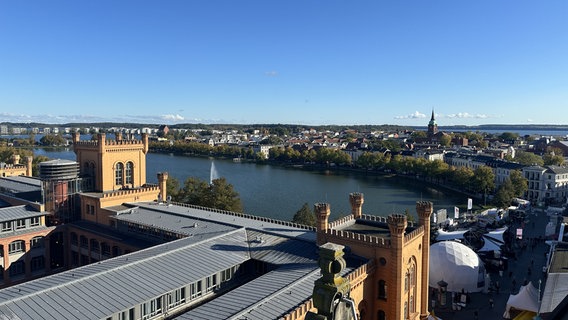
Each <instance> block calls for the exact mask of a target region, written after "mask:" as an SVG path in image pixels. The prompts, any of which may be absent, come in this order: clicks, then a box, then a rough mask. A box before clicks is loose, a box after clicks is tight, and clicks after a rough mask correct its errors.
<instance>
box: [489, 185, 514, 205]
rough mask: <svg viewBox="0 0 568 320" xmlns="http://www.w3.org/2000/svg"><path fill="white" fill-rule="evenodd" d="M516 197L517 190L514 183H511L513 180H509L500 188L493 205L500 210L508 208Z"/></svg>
mask: <svg viewBox="0 0 568 320" xmlns="http://www.w3.org/2000/svg"><path fill="white" fill-rule="evenodd" d="M514 197H515V188H514V187H513V183H511V179H508V178H507V179H505V181H504V182H503V183H502V184H501V185H500V186H499V188H497V192H495V197H494V198H493V203H494V204H495V205H496V206H497V207H499V208H507V207H509V206H510V205H511V202H512V201H513V198H514Z"/></svg>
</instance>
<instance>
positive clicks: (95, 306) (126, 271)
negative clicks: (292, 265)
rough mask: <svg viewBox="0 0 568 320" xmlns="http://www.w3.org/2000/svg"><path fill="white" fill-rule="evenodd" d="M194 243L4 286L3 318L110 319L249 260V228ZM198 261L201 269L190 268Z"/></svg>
mask: <svg viewBox="0 0 568 320" xmlns="http://www.w3.org/2000/svg"><path fill="white" fill-rule="evenodd" d="M192 241H193V240H192V239H191V238H184V239H180V240H176V241H172V242H169V243H165V244H162V245H158V246H154V247H151V248H148V249H145V250H141V251H137V252H134V253H131V254H127V255H124V256H120V257H117V258H113V259H109V260H103V261H100V262H97V263H94V264H90V265H87V266H84V267H80V268H77V269H73V270H69V271H66V272H63V273H59V274H56V275H53V276H49V277H45V278H41V279H37V280H33V281H29V282H26V283H23V284H20V285H15V286H12V287H9V288H6V289H3V290H0V318H1V317H3V316H5V317H8V318H10V317H13V316H14V315H17V318H16V319H22V320H24V319H101V318H106V317H107V316H109V315H112V314H114V313H116V312H119V311H121V310H126V309H128V308H130V307H132V306H135V305H138V304H140V303H143V302H145V301H148V300H150V299H153V298H156V297H158V296H161V295H163V294H165V293H167V292H170V291H173V290H176V289H178V288H181V287H183V286H186V285H187V284H189V283H193V282H195V281H197V280H200V279H203V278H205V277H207V276H210V275H211V274H214V273H216V272H218V271H220V270H224V269H227V268H230V267H232V266H234V265H237V264H241V263H243V262H244V261H246V260H249V259H250V255H249V252H248V245H247V238H246V233H245V230H244V229H239V230H235V231H232V232H228V233H226V234H225V235H223V236H219V237H215V238H210V239H207V240H205V241H202V242H198V243H192ZM213 245H217V246H230V247H235V246H238V247H243V248H247V249H245V250H219V249H215V248H213ZM195 261H199V268H188V266H189V265H190V264H191V263H194V262H195Z"/></svg>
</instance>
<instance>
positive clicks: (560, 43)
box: [0, 0, 568, 126]
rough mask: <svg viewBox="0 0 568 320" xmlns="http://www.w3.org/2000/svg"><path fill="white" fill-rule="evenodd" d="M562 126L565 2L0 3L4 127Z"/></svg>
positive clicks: (565, 117)
mask: <svg viewBox="0 0 568 320" xmlns="http://www.w3.org/2000/svg"><path fill="white" fill-rule="evenodd" d="M432 109H434V110H435V112H436V117H437V121H438V124H439V125H442V126H443V125H462V124H463V125H477V124H495V123H504V124H508V123H511V124H528V123H534V124H568V1H565V0H547V1H534V0H531V1H524V0H510V1H497V0H487V1H485V0H476V1H455V0H447V1H435V0H431V1H390V0H384V1H346V0H345V1H334V0H326V1H324V0H319V1H315V0H286V1H283V0H282V1H268V0H259V1H241V0H219V1H215V0H208V1H186V0H179V1H173V0H172V1H143V0H136V1H127V0H121V1H110V0H109V1H105V0H98V1H76V0H72V1H71V0H70V1H58V0H50V1H18V0H4V1H1V2H0V121H12V122H15V121H23V122H32V121H41V122H48V123H64V122H91V121H118V122H142V123H166V124H174V123H195V122H201V123H242V124H246V123H287V124H314V125H316V124H346V125H350V124H398V125H425V124H427V122H428V120H429V117H430V113H431V112H432Z"/></svg>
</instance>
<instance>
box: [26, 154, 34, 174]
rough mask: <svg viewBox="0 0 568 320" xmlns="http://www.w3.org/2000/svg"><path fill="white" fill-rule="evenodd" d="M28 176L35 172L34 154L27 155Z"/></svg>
mask: <svg viewBox="0 0 568 320" xmlns="http://www.w3.org/2000/svg"><path fill="white" fill-rule="evenodd" d="M26 161H27V164H26V176H28V177H31V176H32V174H33V163H34V157H32V156H28V157H26Z"/></svg>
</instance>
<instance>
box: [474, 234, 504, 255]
mask: <svg viewBox="0 0 568 320" xmlns="http://www.w3.org/2000/svg"><path fill="white" fill-rule="evenodd" d="M483 241H484V243H483V247H482V248H481V249H479V250H477V251H478V252H484V251H501V245H502V244H499V243H498V242H496V241H495V240H493V239H491V238H489V237H483Z"/></svg>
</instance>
